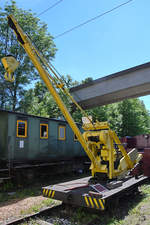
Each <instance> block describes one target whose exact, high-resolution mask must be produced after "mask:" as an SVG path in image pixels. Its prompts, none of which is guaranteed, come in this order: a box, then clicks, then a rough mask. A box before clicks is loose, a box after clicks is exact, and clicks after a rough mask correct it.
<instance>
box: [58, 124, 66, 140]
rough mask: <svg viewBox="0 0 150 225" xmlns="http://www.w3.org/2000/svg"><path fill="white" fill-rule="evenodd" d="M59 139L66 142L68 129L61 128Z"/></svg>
mask: <svg viewBox="0 0 150 225" xmlns="http://www.w3.org/2000/svg"><path fill="white" fill-rule="evenodd" d="M58 139H59V140H65V139H66V127H65V126H59V129H58Z"/></svg>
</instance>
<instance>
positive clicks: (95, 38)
mask: <svg viewBox="0 0 150 225" xmlns="http://www.w3.org/2000/svg"><path fill="white" fill-rule="evenodd" d="M6 2H9V0H7V1H6V0H0V6H1V7H3V6H4V5H5V3H6ZM57 2H58V0H49V1H48V0H34V1H33V0H32V1H31V0H16V4H17V6H18V7H19V8H22V9H25V10H29V9H31V10H32V12H33V13H36V15H38V14H40V13H42V12H43V11H44V10H46V9H48V8H49V7H50V6H52V5H53V4H55V3H57ZM124 2H127V0H62V1H60V3H59V4H57V5H56V6H55V7H54V8H52V9H51V10H48V11H47V12H45V13H43V14H41V15H40V16H39V18H40V20H41V21H42V22H45V23H46V24H47V26H48V32H49V33H50V34H51V35H52V36H53V37H56V36H57V35H59V34H61V33H63V32H64V31H66V30H68V29H70V28H72V27H74V26H76V25H78V24H81V23H83V22H84V21H86V20H88V19H91V18H92V17H95V16H98V15H100V14H102V13H104V12H106V11H108V10H110V9H112V8H114V7H116V6H117V5H120V4H122V3H124ZM149 9H150V0H133V1H131V2H129V3H128V4H126V5H124V6H122V7H120V8H118V9H116V10H114V11H113V12H110V13H109V14H106V15H104V16H103V17H100V18H99V19H97V20H94V21H92V22H91V23H88V24H86V25H85V26H82V27H80V28H79V29H76V30H73V31H72V32H70V33H67V34H66V35H63V36H61V37H58V38H56V39H54V42H55V44H56V47H57V49H58V51H57V53H56V56H55V59H54V60H53V64H54V66H55V67H56V68H57V70H58V71H59V72H60V73H61V74H63V75H67V74H69V75H71V77H72V78H73V79H74V80H78V81H81V80H84V79H85V78H87V77H92V78H93V79H97V78H100V77H104V76H106V75H109V74H112V73H115V72H119V71H121V70H124V69H128V68H131V67H134V66H137V65H140V64H143V63H146V62H149V61H150V43H149V42H150V29H149V27H150V26H149V23H150V13H149ZM140 99H142V100H143V101H144V103H145V105H146V108H147V109H148V110H150V96H144V97H141V98H140Z"/></svg>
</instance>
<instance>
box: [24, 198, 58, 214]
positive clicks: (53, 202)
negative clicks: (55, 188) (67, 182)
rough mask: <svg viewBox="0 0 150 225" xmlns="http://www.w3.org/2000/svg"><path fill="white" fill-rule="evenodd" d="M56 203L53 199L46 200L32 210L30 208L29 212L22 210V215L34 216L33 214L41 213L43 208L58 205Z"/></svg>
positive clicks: (32, 207)
mask: <svg viewBox="0 0 150 225" xmlns="http://www.w3.org/2000/svg"><path fill="white" fill-rule="evenodd" d="M56 204H57V203H56V201H55V200H53V199H50V198H49V199H45V200H43V201H41V202H40V203H38V204H35V205H33V206H31V207H30V208H28V209H27V210H22V211H21V214H22V215H27V214H32V213H37V212H39V211H40V210H41V209H42V208H45V207H48V206H52V205H56Z"/></svg>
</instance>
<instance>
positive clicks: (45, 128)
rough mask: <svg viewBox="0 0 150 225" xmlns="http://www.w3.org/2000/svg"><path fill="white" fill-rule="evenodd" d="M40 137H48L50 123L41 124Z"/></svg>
mask: <svg viewBox="0 0 150 225" xmlns="http://www.w3.org/2000/svg"><path fill="white" fill-rule="evenodd" d="M40 138H41V139H47V138H48V124H43V123H42V124H40Z"/></svg>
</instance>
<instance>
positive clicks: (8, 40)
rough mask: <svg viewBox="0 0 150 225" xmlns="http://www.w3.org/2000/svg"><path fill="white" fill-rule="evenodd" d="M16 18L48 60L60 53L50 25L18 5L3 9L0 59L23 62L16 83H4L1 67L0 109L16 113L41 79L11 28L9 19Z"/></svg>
mask: <svg viewBox="0 0 150 225" xmlns="http://www.w3.org/2000/svg"><path fill="white" fill-rule="evenodd" d="M8 14H13V15H14V16H15V18H16V20H17V21H18V23H19V24H20V26H21V27H22V28H23V30H24V32H25V33H27V34H28V35H29V36H30V38H31V39H32V40H33V42H34V44H35V46H37V48H38V49H39V50H40V51H42V53H43V54H44V55H45V57H46V58H47V60H50V59H53V58H54V56H55V53H56V50H57V49H56V46H55V44H54V42H53V38H52V36H51V35H50V34H49V33H48V32H47V25H46V24H45V23H41V22H40V20H39V19H38V18H37V17H36V16H35V15H34V14H33V13H32V12H31V11H26V10H22V9H19V8H17V5H16V3H15V1H13V0H12V1H11V4H10V5H8V3H7V4H6V6H5V8H4V10H2V9H0V27H1V31H0V57H4V56H6V55H8V54H11V55H13V56H14V57H15V58H16V59H17V61H19V63H20V65H19V68H18V69H17V70H16V72H15V82H14V83H7V82H6V81H4V78H3V74H4V69H3V67H2V66H1V65H0V72H1V75H0V85H1V90H0V94H1V96H0V100H1V103H0V106H1V108H4V107H5V108H6V107H7V106H8V105H10V109H11V110H13V111H16V110H17V108H18V104H19V101H20V99H21V98H22V97H23V96H24V92H25V88H26V86H27V85H29V84H31V82H32V81H34V80H36V79H38V76H37V71H36V69H35V67H34V66H33V65H32V63H31V61H30V59H29V58H28V56H27V55H26V53H25V51H24V49H23V48H22V47H21V46H20V44H19V43H18V41H17V39H16V36H15V35H14V33H13V31H12V30H11V29H9V28H8V25H7V19H6V16H7V15H8Z"/></svg>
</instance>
